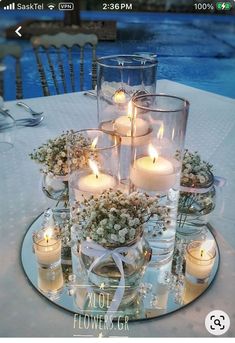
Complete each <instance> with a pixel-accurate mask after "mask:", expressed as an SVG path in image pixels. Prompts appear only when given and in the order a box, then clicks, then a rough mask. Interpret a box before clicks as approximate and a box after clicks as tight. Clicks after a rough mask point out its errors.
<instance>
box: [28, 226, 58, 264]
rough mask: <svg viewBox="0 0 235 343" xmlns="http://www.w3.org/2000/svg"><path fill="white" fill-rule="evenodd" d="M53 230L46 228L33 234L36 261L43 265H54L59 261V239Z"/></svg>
mask: <svg viewBox="0 0 235 343" xmlns="http://www.w3.org/2000/svg"><path fill="white" fill-rule="evenodd" d="M55 233H56V232H55V230H53V229H51V228H48V229H42V230H40V231H38V232H37V233H36V234H35V235H34V236H33V241H34V251H35V255H36V258H37V262H38V263H39V264H40V265H41V266H44V267H55V266H57V265H59V264H60V261H61V239H60V237H58V236H56V234H55Z"/></svg>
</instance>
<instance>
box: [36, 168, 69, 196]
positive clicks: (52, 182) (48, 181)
mask: <svg viewBox="0 0 235 343" xmlns="http://www.w3.org/2000/svg"><path fill="white" fill-rule="evenodd" d="M42 191H43V193H44V194H45V195H46V196H47V197H48V198H50V199H53V200H57V201H64V202H68V200H69V189H68V176H67V175H66V176H57V175H52V174H43V178H42Z"/></svg>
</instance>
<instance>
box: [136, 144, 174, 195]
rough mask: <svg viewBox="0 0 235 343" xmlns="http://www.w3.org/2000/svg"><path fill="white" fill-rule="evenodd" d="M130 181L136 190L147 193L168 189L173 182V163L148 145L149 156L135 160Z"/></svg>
mask: <svg viewBox="0 0 235 343" xmlns="http://www.w3.org/2000/svg"><path fill="white" fill-rule="evenodd" d="M130 179H131V181H132V183H133V184H134V185H135V186H136V187H137V188H142V189H144V190H148V191H164V190H168V189H170V188H171V187H172V186H173V185H174V183H175V181H176V174H175V172H174V166H173V163H172V162H171V161H170V160H168V159H167V158H164V157H161V156H159V155H158V153H157V150H156V149H155V148H154V147H153V146H152V144H149V155H148V156H143V157H140V158H138V159H136V160H135V161H134V163H133V166H132V168H131V173H130Z"/></svg>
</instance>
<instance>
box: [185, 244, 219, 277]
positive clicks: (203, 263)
mask: <svg viewBox="0 0 235 343" xmlns="http://www.w3.org/2000/svg"><path fill="white" fill-rule="evenodd" d="M215 256H216V250H215V247H214V241H213V240H207V241H205V242H203V243H202V242H200V241H194V242H191V243H189V244H188V246H187V252H186V278H187V279H189V280H190V281H192V282H195V283H204V282H207V281H208V279H209V276H210V274H211V271H212V268H213V265H214V262H215Z"/></svg>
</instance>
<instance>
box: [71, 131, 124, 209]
mask: <svg viewBox="0 0 235 343" xmlns="http://www.w3.org/2000/svg"><path fill="white" fill-rule="evenodd" d="M74 137H75V136H74V134H73V135H72V136H71V139H70V137H68V142H67V147H68V166H69V178H68V179H69V200H70V206H72V207H73V206H75V207H76V206H78V205H79V201H81V200H84V198H89V197H91V196H96V195H99V194H101V193H102V192H103V191H104V190H106V189H115V188H117V187H118V185H119V179H120V177H119V150H120V137H117V136H114V135H110V134H107V133H105V132H103V131H101V130H98V129H87V130H81V131H78V132H77V135H76V137H79V139H83V140H84V141H86V142H87V145H86V146H84V147H83V152H82V156H81V151H78V150H77V149H76V142H74ZM81 158H82V159H83V163H79V167H77V165H78V164H77V159H81ZM76 204H77V205H76Z"/></svg>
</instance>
